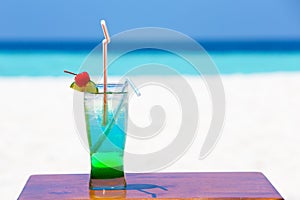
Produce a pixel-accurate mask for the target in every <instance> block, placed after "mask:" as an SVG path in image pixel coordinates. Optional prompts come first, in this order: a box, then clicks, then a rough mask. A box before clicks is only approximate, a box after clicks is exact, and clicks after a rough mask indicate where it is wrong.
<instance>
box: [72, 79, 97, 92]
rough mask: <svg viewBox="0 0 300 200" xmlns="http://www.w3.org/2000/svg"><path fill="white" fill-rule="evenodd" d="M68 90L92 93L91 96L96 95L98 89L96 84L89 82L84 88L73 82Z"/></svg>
mask: <svg viewBox="0 0 300 200" xmlns="http://www.w3.org/2000/svg"><path fill="white" fill-rule="evenodd" d="M70 88H72V89H74V90H77V91H79V92H88V93H92V94H96V93H98V88H97V86H96V84H95V83H94V82H93V81H89V82H88V83H87V84H86V86H84V87H79V86H78V85H77V84H76V83H75V82H73V83H72V84H71V85H70Z"/></svg>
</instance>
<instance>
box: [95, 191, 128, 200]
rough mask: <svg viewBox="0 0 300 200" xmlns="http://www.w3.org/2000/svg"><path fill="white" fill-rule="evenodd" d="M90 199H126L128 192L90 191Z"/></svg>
mask: <svg viewBox="0 0 300 200" xmlns="http://www.w3.org/2000/svg"><path fill="white" fill-rule="evenodd" d="M90 199H93V200H96V199H99V200H104V199H126V190H90Z"/></svg>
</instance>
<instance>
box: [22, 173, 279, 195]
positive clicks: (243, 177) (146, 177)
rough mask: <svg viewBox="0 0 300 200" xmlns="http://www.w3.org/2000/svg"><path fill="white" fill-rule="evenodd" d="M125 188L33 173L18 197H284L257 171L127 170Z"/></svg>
mask: <svg viewBox="0 0 300 200" xmlns="http://www.w3.org/2000/svg"><path fill="white" fill-rule="evenodd" d="M126 180H127V185H128V186H127V188H126V190H110V191H109V190H106V191H90V190H89V189H88V181H89V175H87V174H73V175H72V174H60V175H33V176H30V178H29V179H28V181H27V183H26V185H25V187H24V189H23V191H22V193H21V194H20V196H19V200H27V199H30V200H32V199H39V200H43V199H57V200H59V199H101V198H106V197H107V198H114V199H117V198H120V199H151V198H157V199H202V200H204V199H219V200H220V199H225V198H226V199H247V200H249V199H260V200H271V199H283V198H282V197H281V196H280V194H279V193H278V192H277V191H276V189H275V188H274V187H273V186H272V184H271V183H270V182H269V181H268V179H267V178H266V177H265V176H264V175H263V174H262V173H257V172H210V173H206V172H202V173H128V174H126Z"/></svg>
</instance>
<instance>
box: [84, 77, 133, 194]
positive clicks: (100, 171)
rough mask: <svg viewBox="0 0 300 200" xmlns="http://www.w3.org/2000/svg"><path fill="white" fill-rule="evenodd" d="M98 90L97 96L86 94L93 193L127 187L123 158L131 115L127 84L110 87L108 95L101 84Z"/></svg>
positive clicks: (111, 85)
mask: <svg viewBox="0 0 300 200" xmlns="http://www.w3.org/2000/svg"><path fill="white" fill-rule="evenodd" d="M97 88H98V93H96V94H92V93H88V92H85V94H84V110H85V119H86V129H87V134H88V141H89V148H90V159H91V175H90V189H93V190H97V189H105V188H120V187H125V185H126V181H125V177H124V169H123V155H124V148H125V141H126V129H127V115H128V103H127V99H128V96H127V82H126V83H125V84H107V88H106V93H105V94H106V95H104V92H103V91H104V90H103V85H102V84H99V85H97ZM103 98H106V100H105V101H104V99H103ZM104 102H106V103H104Z"/></svg>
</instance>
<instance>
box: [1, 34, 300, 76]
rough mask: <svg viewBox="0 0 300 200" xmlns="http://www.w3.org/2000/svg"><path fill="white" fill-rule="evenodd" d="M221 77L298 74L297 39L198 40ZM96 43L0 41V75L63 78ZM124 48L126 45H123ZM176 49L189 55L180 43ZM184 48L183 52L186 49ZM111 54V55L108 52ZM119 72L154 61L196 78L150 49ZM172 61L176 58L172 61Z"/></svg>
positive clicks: (175, 61) (132, 55)
mask: <svg viewBox="0 0 300 200" xmlns="http://www.w3.org/2000/svg"><path fill="white" fill-rule="evenodd" d="M199 43H200V44H201V45H202V47H203V48H204V49H205V50H206V51H207V53H208V55H209V56H210V57H211V59H212V61H213V62H214V63H215V65H216V66H217V68H218V70H219V72H220V74H224V75H225V74H239V73H241V74H253V73H272V72H297V71H300V40H298V41H297V40H295V41H292V40H287V41H271V40H270V41H267V40H258V41H199ZM97 45H99V42H96V41H93V42H66V41H64V42H57V41H56V42H55V41H53V42H49V41H48V42H45V41H44V42H42V41H39V42H37V41H36V42H25V41H23V42H21V41H19V42H16V41H15V42H12V41H6V42H4V41H2V42H1V41H0V76H1V77H13V76H17V77H18V76H30V77H36V76H51V77H56V76H66V74H64V73H62V72H63V70H64V69H68V70H71V71H74V72H79V71H80V70H79V68H80V66H82V63H83V62H84V60H85V59H86V57H87V56H88V55H89V53H90V52H91V51H92V50H93V49H94V48H95V47H96V46H97ZM124 45H126V44H125V43H124ZM177 46H178V47H179V48H181V49H184V50H185V51H186V52H187V53H189V54H193V52H189V50H188V47H185V46H184V45H182V44H178V45H177ZM185 48H186V49H185ZM108 53H109V54H110V53H113V52H110V51H109V52H108ZM122 57H123V58H122V61H121V62H122V70H110V71H109V73H110V75H111V76H118V75H122V73H124V71H126V70H129V69H130V67H132V66H133V65H134V66H137V65H138V64H143V63H149V62H157V63H163V64H165V65H168V66H171V67H172V68H173V69H175V70H178V71H179V73H181V74H184V75H196V74H197V73H196V72H195V70H191V67H190V66H189V65H190V64H189V63H188V62H185V61H184V60H183V59H178V58H176V56H175V57H174V55H171V54H168V53H166V52H162V51H159V52H155V51H151V50H149V49H146V50H142V51H139V52H133V53H130V55H128V56H126V55H125V56H122ZM174 58H175V59H174Z"/></svg>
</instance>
